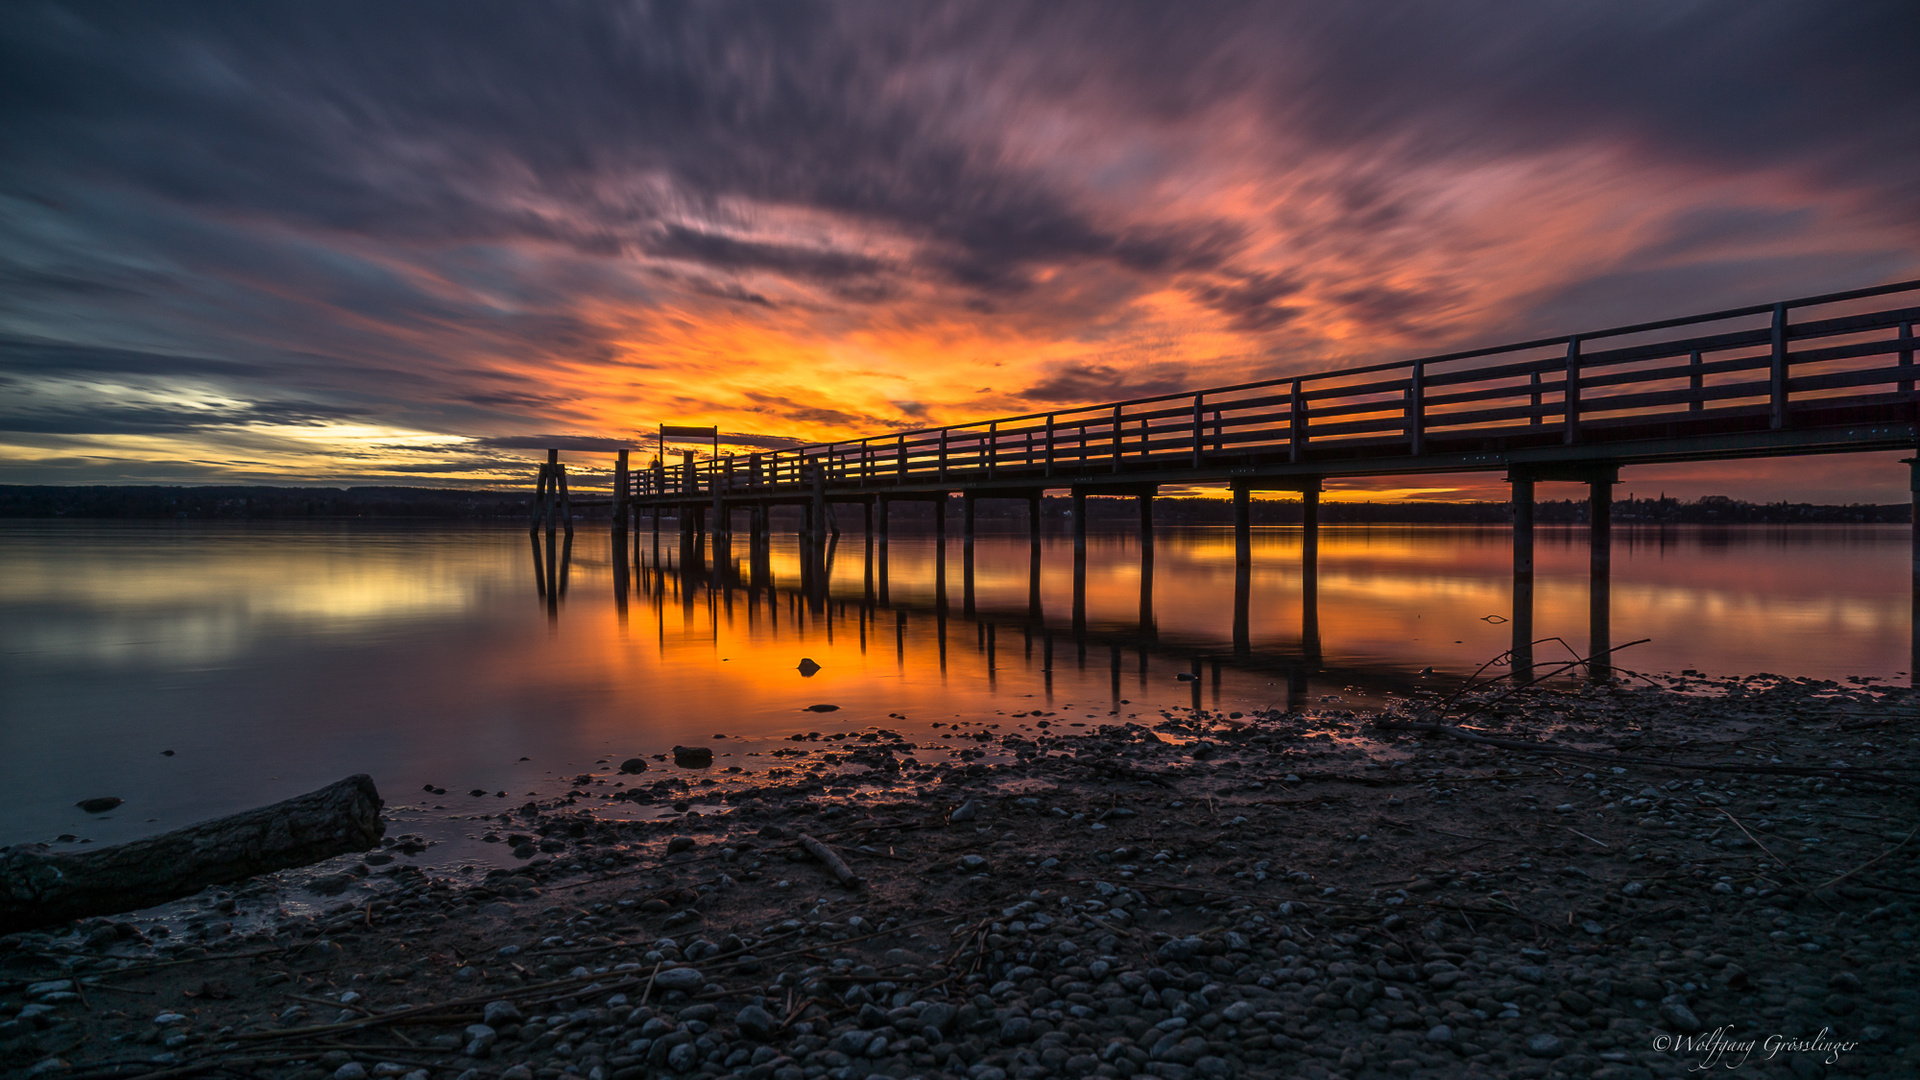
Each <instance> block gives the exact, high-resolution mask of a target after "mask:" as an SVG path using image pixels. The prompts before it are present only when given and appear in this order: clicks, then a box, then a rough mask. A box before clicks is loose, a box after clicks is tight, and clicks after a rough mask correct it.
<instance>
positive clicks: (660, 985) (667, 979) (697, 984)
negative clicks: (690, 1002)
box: [653, 967, 707, 994]
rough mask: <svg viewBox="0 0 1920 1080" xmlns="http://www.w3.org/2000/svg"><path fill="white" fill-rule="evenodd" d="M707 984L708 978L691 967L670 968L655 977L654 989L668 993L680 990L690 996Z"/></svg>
mask: <svg viewBox="0 0 1920 1080" xmlns="http://www.w3.org/2000/svg"><path fill="white" fill-rule="evenodd" d="M706 984H707V979H706V976H704V975H702V974H700V972H699V971H698V970H697V969H695V968H690V967H677V968H668V969H667V970H665V971H662V972H660V973H659V974H658V975H655V976H654V977H653V987H654V989H656V990H663V991H666V992H667V993H672V992H673V991H675V990H679V991H682V992H684V993H689V994H690V993H693V992H694V991H696V990H698V989H700V988H701V987H702V986H705V985H706Z"/></svg>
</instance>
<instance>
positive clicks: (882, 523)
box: [874, 495, 893, 604]
mask: <svg viewBox="0 0 1920 1080" xmlns="http://www.w3.org/2000/svg"><path fill="white" fill-rule="evenodd" d="M875 501H876V502H877V503H878V504H879V505H878V506H876V507H875V508H874V516H875V517H876V518H877V519H878V520H876V521H875V522H874V524H875V526H876V527H877V528H878V530H879V541H880V559H879V562H880V567H879V571H878V573H879V578H880V580H879V582H878V584H879V592H880V603H882V604H886V603H889V602H890V600H889V598H888V596H887V511H888V510H890V509H891V508H892V506H893V500H891V499H889V498H887V497H886V496H885V495H879V496H876V497H875Z"/></svg>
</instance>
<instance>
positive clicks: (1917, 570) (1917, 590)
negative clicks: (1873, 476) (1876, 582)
mask: <svg viewBox="0 0 1920 1080" xmlns="http://www.w3.org/2000/svg"><path fill="white" fill-rule="evenodd" d="M1904 460H1905V462H1906V465H1907V487H1908V489H1909V490H1910V491H1911V492H1912V498H1913V518H1912V519H1911V520H1912V524H1911V525H1909V526H1908V527H1907V528H1908V531H1909V533H1910V534H1911V536H1912V540H1911V543H1912V546H1913V607H1912V617H1911V621H1912V627H1911V629H1910V631H1909V635H1910V636H1909V638H1908V642H1909V644H1908V646H1907V647H1908V651H1909V652H1910V653H1911V654H1912V655H1911V656H1910V657H1909V658H1908V660H1907V680H1908V682H1909V683H1911V684H1912V685H1914V686H1920V457H1910V458H1906V459H1904Z"/></svg>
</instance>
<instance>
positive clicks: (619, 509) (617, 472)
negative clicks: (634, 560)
mask: <svg viewBox="0 0 1920 1080" xmlns="http://www.w3.org/2000/svg"><path fill="white" fill-rule="evenodd" d="M629 453H631V451H628V450H622V451H620V452H619V454H617V455H616V456H615V457H614V459H613V531H614V533H615V534H616V535H618V536H622V537H624V536H625V535H626V533H627V494H628V493H627V455H628V454H629ZM621 547H622V549H623V550H622V552H621V556H620V557H621V559H622V560H624V559H625V558H626V554H625V551H624V548H625V544H624V542H623V543H622V545H621Z"/></svg>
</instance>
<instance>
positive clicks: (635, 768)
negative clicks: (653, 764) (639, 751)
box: [620, 757, 647, 773]
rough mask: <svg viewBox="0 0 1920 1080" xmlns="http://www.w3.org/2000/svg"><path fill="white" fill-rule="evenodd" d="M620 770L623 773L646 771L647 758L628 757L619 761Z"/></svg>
mask: <svg viewBox="0 0 1920 1080" xmlns="http://www.w3.org/2000/svg"><path fill="white" fill-rule="evenodd" d="M620 771H621V772H623V773H642V772H646V771H647V759H646V758H637V757H630V758H628V759H627V760H625V761H623V762H621V763H620Z"/></svg>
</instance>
